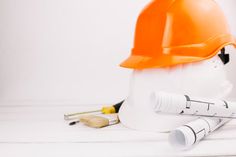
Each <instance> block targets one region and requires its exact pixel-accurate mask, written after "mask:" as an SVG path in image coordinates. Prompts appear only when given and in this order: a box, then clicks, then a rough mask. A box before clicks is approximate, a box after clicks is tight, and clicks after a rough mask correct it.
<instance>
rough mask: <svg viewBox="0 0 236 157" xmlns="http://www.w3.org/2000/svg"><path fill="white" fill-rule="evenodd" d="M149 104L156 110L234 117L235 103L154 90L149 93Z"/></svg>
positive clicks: (235, 116) (235, 111)
mask: <svg viewBox="0 0 236 157" xmlns="http://www.w3.org/2000/svg"><path fill="white" fill-rule="evenodd" d="M151 104H152V105H153V108H154V110H155V111H156V112H166V113H175V114H186V115H194V116H205V117H218V118H231V119H232V118H236V115H235V113H236V103H235V102H227V101H225V100H218V99H206V98H195V97H191V96H189V95H178V94H171V93H164V92H156V93H153V94H152V95H151Z"/></svg>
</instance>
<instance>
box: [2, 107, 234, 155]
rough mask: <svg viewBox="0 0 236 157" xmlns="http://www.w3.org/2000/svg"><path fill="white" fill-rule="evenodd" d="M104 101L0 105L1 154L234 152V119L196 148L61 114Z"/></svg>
mask: <svg viewBox="0 0 236 157" xmlns="http://www.w3.org/2000/svg"><path fill="white" fill-rule="evenodd" d="M99 107H100V106H98V105H91V106H76V105H71V106H69V105H68V106H67V105H65V106H61V105H53V106H43V105H42V106H30V105H26V106H17V105H15V106H14V105H13V106H7V105H6V106H4V105H2V106H0V154H1V156H24V157H31V156H36V157H37V156H40V157H41V156H44V157H49V156H57V157H61V156H70V157H74V156H76V157H78V156H80V157H84V156H103V157H104V156H109V157H113V156H114V157H116V156H122V157H123V156H125V157H126V156H138V157H139V156H148V157H154V156H189V157H190V156H195V157H199V156H236V149H235V145H236V121H235V120H233V121H230V122H229V123H228V124H226V125H225V126H223V127H222V128H220V129H219V130H217V131H215V132H214V133H213V134H211V135H210V136H208V137H207V138H205V139H204V140H203V141H201V142H200V143H199V144H197V145H196V146H195V147H194V148H192V149H191V150H188V151H177V150H174V149H173V148H171V147H170V146H169V144H168V134H167V133H157V132H142V131H136V130H130V129H127V128H125V127H124V126H123V125H122V124H118V125H114V126H109V127H105V128H102V129H94V128H89V127H86V126H84V125H83V124H77V125H75V126H69V125H68V123H67V122H65V121H64V119H63V114H64V113H68V112H75V111H76V112H77V111H78V112H79V111H85V110H90V109H97V108H99Z"/></svg>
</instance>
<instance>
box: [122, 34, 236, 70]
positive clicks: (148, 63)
mask: <svg viewBox="0 0 236 157" xmlns="http://www.w3.org/2000/svg"><path fill="white" fill-rule="evenodd" d="M214 45H220V46H219V47H218V48H215V46H214ZM227 45H233V46H234V47H236V39H235V38H234V37H233V36H232V35H230V34H227V35H220V36H216V37H215V38H212V39H210V40H208V41H206V42H205V43H202V44H192V45H184V46H177V47H172V48H171V47H170V48H163V53H162V55H161V56H156V57H153V56H151V57H149V56H145V55H137V52H136V50H134V49H133V52H132V54H131V55H130V56H129V57H128V58H127V59H126V60H125V61H124V62H122V63H121V64H120V66H121V67H124V68H131V69H147V68H159V67H166V66H174V65H178V64H185V63H192V62H198V61H202V60H206V59H209V58H212V57H213V56H215V55H216V54H217V53H218V52H219V51H220V50H221V49H222V48H223V47H225V46H227ZM201 51H205V52H206V54H208V55H205V56H197V54H201V53H199V52H201ZM173 52H174V53H176V54H180V55H173V54H172V53H173ZM182 52H183V54H182V55H181V53H182ZM185 52H188V54H191V53H193V52H194V53H195V55H194V56H186V55H185V54H184V53H185ZM141 54H142V53H141Z"/></svg>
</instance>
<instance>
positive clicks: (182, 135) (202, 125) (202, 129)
mask: <svg viewBox="0 0 236 157" xmlns="http://www.w3.org/2000/svg"><path fill="white" fill-rule="evenodd" d="M228 121H229V120H228V119H219V118H203V117H201V118H198V119H197V120H195V121H192V122H190V123H188V124H185V125H183V126H181V127H179V128H177V129H175V130H173V131H171V132H170V134H169V143H170V144H171V146H173V147H174V148H176V149H180V150H186V149H189V148H191V147H192V146H193V145H194V144H196V143H198V142H199V141H200V140H202V139H203V138H204V137H206V136H207V135H208V134H210V133H211V132H213V131H214V130H216V129H217V128H219V127H221V126H223V125H224V124H225V123H226V122H228Z"/></svg>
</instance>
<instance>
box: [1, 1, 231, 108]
mask: <svg viewBox="0 0 236 157" xmlns="http://www.w3.org/2000/svg"><path fill="white" fill-rule="evenodd" d="M148 2H149V0H116V1H115V0H0V102H13V103H14V102H30V103H32V104H34V103H35V104H37V103H50V104H54V103H55V104H56V103H59V102H63V103H70V104H98V103H112V102H116V101H119V100H121V99H122V98H124V97H125V96H126V95H127V93H128V88H129V75H130V72H131V70H127V69H123V68H120V67H119V66H118V65H119V63H120V62H121V61H122V60H123V59H125V58H126V57H127V56H128V55H129V52H130V49H131V48H132V44H133V35H134V28H135V23H136V18H137V16H138V14H139V12H140V10H141V9H142V8H143V7H144V6H145V5H146V4H147V3H148ZM217 2H219V3H220V5H221V6H222V8H223V10H224V12H225V14H226V16H227V18H228V19H229V23H230V26H231V29H232V31H233V33H234V35H236V9H235V7H236V1H235V0H217ZM235 65H236V59H235V62H234V63H233V64H232V65H231V69H230V77H231V79H236V75H233V73H235V72H234V69H233V67H235ZM235 83H236V81H235ZM19 104H20V103H19Z"/></svg>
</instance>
